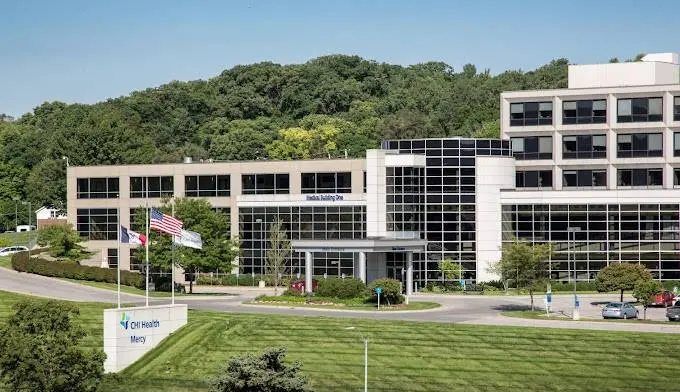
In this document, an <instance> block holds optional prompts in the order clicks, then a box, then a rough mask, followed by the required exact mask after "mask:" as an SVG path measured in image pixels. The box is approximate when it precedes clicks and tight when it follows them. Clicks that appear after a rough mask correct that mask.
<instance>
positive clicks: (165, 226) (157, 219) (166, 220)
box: [151, 208, 184, 235]
mask: <svg viewBox="0 0 680 392" xmlns="http://www.w3.org/2000/svg"><path fill="white" fill-rule="evenodd" d="M183 224H184V223H182V221H181V220H179V219H175V218H173V217H171V216H170V215H166V214H163V213H162V212H160V211H158V210H157V209H155V208H152V209H151V228H152V229H154V230H158V231H160V232H163V233H166V234H170V235H182V225H183Z"/></svg>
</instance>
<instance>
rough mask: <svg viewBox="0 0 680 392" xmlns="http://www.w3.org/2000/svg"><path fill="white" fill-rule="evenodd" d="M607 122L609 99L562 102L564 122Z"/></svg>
mask: <svg viewBox="0 0 680 392" xmlns="http://www.w3.org/2000/svg"><path fill="white" fill-rule="evenodd" d="M606 122H607V101H606V100H604V99H598V100H594V101H591V100H587V101H564V102H562V123H563V124H567V125H568V124H604V123H606Z"/></svg>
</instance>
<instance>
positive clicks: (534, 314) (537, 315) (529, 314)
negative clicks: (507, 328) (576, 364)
mask: <svg viewBox="0 0 680 392" xmlns="http://www.w3.org/2000/svg"><path fill="white" fill-rule="evenodd" d="M501 314H502V315H503V316H506V317H516V318H525V319H532V320H564V321H574V320H573V319H572V318H571V316H564V315H558V314H555V313H552V314H551V315H550V317H548V316H546V314H545V312H544V311H539V310H519V311H515V310H513V311H507V312H501ZM642 317H643V312H640V318H639V319H628V320H620V319H606V320H605V319H603V318H594V317H581V318H580V321H598V322H600V321H601V322H605V323H633V324H635V323H647V324H668V322H667V321H661V320H644V319H643V318H642Z"/></svg>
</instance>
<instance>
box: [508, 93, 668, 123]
mask: <svg viewBox="0 0 680 392" xmlns="http://www.w3.org/2000/svg"><path fill="white" fill-rule="evenodd" d="M616 121H617V122H619V123H630V122H654V121H663V97H646V98H620V99H618V100H617V102H616ZM673 121H680V97H673ZM606 122H607V101H606V100H605V99H595V100H579V101H562V123H563V124H567V125H571V124H604V123H606ZM552 124H553V103H552V102H550V101H546V102H517V103H511V104H510V126H522V127H525V126H534V125H552Z"/></svg>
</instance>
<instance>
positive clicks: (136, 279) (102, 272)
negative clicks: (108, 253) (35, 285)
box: [12, 252, 145, 289]
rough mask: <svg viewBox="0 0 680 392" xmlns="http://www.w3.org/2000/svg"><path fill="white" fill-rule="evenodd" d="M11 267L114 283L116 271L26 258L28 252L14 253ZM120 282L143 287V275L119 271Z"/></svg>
mask: <svg viewBox="0 0 680 392" xmlns="http://www.w3.org/2000/svg"><path fill="white" fill-rule="evenodd" d="M12 268H13V269H14V270H15V271H19V272H28V273H31V274H36V275H42V276H51V277H55V278H67V279H76V280H90V281H94V282H106V283H116V282H117V281H118V279H117V271H116V270H115V269H110V268H99V267H88V266H84V265H78V264H75V263H68V262H62V261H49V260H45V259H41V258H38V257H32V258H31V259H30V260H29V259H28V252H20V253H16V254H14V255H13V256H12ZM120 284H122V285H125V286H133V287H137V288H140V289H142V288H144V287H145V282H144V277H143V276H142V275H141V274H139V273H137V272H130V271H120Z"/></svg>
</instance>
